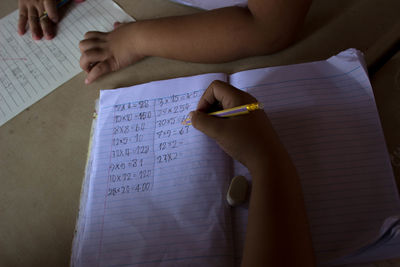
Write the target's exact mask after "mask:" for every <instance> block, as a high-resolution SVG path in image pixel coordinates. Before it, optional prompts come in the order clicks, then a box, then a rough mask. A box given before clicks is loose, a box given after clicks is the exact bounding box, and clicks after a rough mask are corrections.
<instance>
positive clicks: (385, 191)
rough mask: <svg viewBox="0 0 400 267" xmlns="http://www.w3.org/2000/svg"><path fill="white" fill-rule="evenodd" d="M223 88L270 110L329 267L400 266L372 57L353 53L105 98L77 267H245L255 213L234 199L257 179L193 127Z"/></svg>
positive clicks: (86, 186)
mask: <svg viewBox="0 0 400 267" xmlns="http://www.w3.org/2000/svg"><path fill="white" fill-rule="evenodd" d="M213 80H222V81H226V82H229V83H230V84H232V85H233V86H235V87H237V88H240V89H241V90H244V91H247V92H249V93H251V94H253V95H254V96H255V97H257V99H258V100H259V101H260V102H262V103H263V105H264V110H265V112H266V113H267V114H268V116H269V118H270V120H271V122H272V125H273V127H274V128H275V130H276V131H277V133H278V135H279V137H280V139H281V140H282V142H283V144H284V145H285V147H286V148H287V150H288V151H289V154H290V155H291V157H292V159H293V161H294V164H295V166H296V168H297V170H298V173H299V176H300V179H301V183H302V188H303V194H304V200H305V205H306V209H307V216H308V219H309V223H310V231H311V234H312V241H313V247H314V249H315V256H316V259H317V262H318V265H320V266H322V265H335V264H340V263H355V262H363V261H373V260H379V259H386V258H394V257H400V255H399V252H400V235H399V231H400V223H399V220H400V218H399V214H400V202H399V197H398V192H397V191H396V186H395V184H394V178H393V174H392V170H391V165H390V162H389V157H388V153H387V151H386V146H385V140H384V138H383V134H382V129H381V126H380V122H379V117H378V114H377V110H376V106H375V102H374V98H373V93H372V89H371V85H370V82H369V79H368V76H367V73H366V70H365V65H364V64H363V58H362V55H361V53H360V52H358V51H357V50H354V49H349V50H346V51H344V52H342V53H340V54H338V55H336V56H333V57H331V58H329V59H328V60H326V61H317V62H310V63H305V64H298V65H289V66H281V67H271V68H262V69H255V70H248V71H243V72H238V73H235V74H233V75H226V74H223V73H211V74H204V75H198V76H193V77H186V78H178V79H172V80H164V81H156V82H151V83H147V84H141V85H136V86H132V87H128V88H121V89H116V90H102V91H101V93H100V99H99V103H98V116H97V119H96V121H95V123H94V130H93V137H92V138H91V140H92V145H91V148H90V157H89V160H88V164H87V168H86V175H85V179H84V183H83V189H82V195H81V204H80V211H79V217H78V220H77V225H76V235H75V238H74V242H73V253H72V259H71V264H72V266H92V265H93V266H176V265H183V266H187V265H190V266H221V265H222V266H233V265H238V264H239V263H240V259H241V256H242V251H243V245H244V235H245V229H246V224H247V208H246V207H245V206H241V207H238V208H231V207H229V206H228V205H227V203H226V200H225V195H226V190H227V188H228V184H229V182H230V179H232V177H234V176H235V175H239V174H242V175H245V176H246V177H247V178H248V179H251V177H250V175H249V174H248V172H247V170H246V168H244V167H243V166H242V165H240V164H239V163H238V162H235V161H233V160H232V159H231V158H230V157H229V156H227V155H226V154H225V153H224V152H223V151H222V150H221V149H220V148H219V147H218V145H217V144H216V143H215V142H214V141H213V140H211V139H209V138H207V137H206V136H205V135H204V134H202V133H201V132H199V131H197V130H196V129H194V128H193V127H191V126H183V125H181V121H182V120H183V119H184V118H185V117H186V115H187V114H188V113H189V112H190V111H191V110H194V109H195V108H196V106H197V102H198V100H199V98H200V97H201V95H202V93H203V92H204V90H205V89H206V88H207V87H208V85H209V84H210V83H211V82H212V81H213ZM295 223H296V222H293V224H295ZM287 230H288V231H290V230H291V229H287Z"/></svg>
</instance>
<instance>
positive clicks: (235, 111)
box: [182, 102, 262, 125]
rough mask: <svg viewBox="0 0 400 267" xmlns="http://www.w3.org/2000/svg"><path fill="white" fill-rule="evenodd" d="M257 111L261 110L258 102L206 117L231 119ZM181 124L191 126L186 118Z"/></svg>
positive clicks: (213, 113)
mask: <svg viewBox="0 0 400 267" xmlns="http://www.w3.org/2000/svg"><path fill="white" fill-rule="evenodd" d="M257 109H262V104H261V103H259V102H256V103H252V104H246V105H243V106H238V107H234V108H228V109H224V110H220V111H216V112H212V113H208V115H212V116H216V117H233V116H239V115H244V114H248V113H250V111H254V110H257ZM182 124H183V125H192V122H191V121H190V118H187V119H186V120H184V121H183V122H182Z"/></svg>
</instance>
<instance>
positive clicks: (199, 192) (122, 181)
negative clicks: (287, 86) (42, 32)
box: [72, 74, 233, 266]
mask: <svg viewBox="0 0 400 267" xmlns="http://www.w3.org/2000/svg"><path fill="white" fill-rule="evenodd" d="M215 79H219V80H226V75H225V74H208V75H200V76H195V77H189V78H180V79H173V80H167V81H159V82H152V83H148V84H143V85H137V86H133V87H130V88H122V89H117V90H108V91H102V92H101V96H100V105H99V114H98V118H97V125H96V130H95V137H94V139H95V141H94V143H93V146H94V148H93V161H92V170H91V176H90V178H89V190H88V198H87V204H86V207H85V216H83V217H82V218H81V217H80V218H79V225H81V226H82V225H84V227H81V228H80V229H81V230H80V231H81V233H78V234H77V235H76V237H79V238H80V240H79V241H78V242H74V244H75V246H74V248H73V250H74V251H73V258H72V265H73V266H121V265H124V266H125V265H129V266H136V265H139V264H140V266H142V265H143V266H174V265H177V264H178V265H186V266H187V265H190V266H219V265H221V264H222V265H224V266H229V265H232V264H233V249H232V229H231V217H230V214H229V212H230V209H229V208H228V207H227V204H226V201H225V194H226V190H227V187H228V182H229V178H230V177H231V173H232V161H231V159H230V158H229V157H227V156H226V155H225V154H224V152H222V150H220V149H219V147H218V146H217V145H216V144H215V142H214V141H213V140H210V139H209V138H207V137H206V136H205V135H204V134H202V133H200V132H198V131H197V130H195V129H194V128H193V127H187V126H183V125H181V123H180V122H181V121H182V120H183V119H184V118H185V117H186V115H187V114H188V112H189V111H190V110H193V109H195V108H196V106H197V103H198V100H199V98H200V96H201V95H202V93H203V91H204V90H205V88H207V87H208V85H209V84H210V83H211V81H213V80H215ZM78 229H79V227H78Z"/></svg>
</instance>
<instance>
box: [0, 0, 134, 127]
mask: <svg viewBox="0 0 400 267" xmlns="http://www.w3.org/2000/svg"><path fill="white" fill-rule="evenodd" d="M63 8H67V9H68V11H67V12H66V15H65V17H64V18H63V19H62V20H61V21H60V23H59V24H58V27H57V35H56V37H55V38H54V39H53V40H51V41H49V40H45V39H44V38H43V39H42V40H40V41H34V40H32V36H31V32H30V31H28V32H27V33H25V34H24V35H23V36H19V35H18V33H17V25H18V11H14V12H12V13H11V14H9V15H7V16H6V17H4V18H2V19H0V36H1V38H0V47H1V51H0V126H1V125H3V124H4V123H6V122H7V121H8V120H10V119H11V118H13V117H14V116H16V115H17V114H18V113H20V112H21V111H23V110H24V109H26V108H27V107H29V106H31V105H32V104H33V103H35V102H36V101H38V100H40V99H41V98H43V97H44V96H46V95H47V94H48V93H50V92H51V91H53V90H54V89H56V88H57V87H58V86H60V85H61V84H63V83H64V82H66V81H68V80H69V79H71V78H72V77H74V76H75V75H76V74H78V73H79V72H81V71H82V69H81V68H80V66H79V58H80V56H81V53H80V51H79V46H78V45H79V41H81V40H82V39H83V35H84V34H85V33H86V32H88V31H110V30H112V29H113V24H114V22H115V21H120V22H129V21H132V20H133V19H132V18H131V17H129V15H127V14H126V13H125V12H124V11H123V10H122V9H121V8H120V7H119V6H117V5H116V4H115V3H114V2H112V1H109V0H105V1H97V0H89V1H85V2H83V3H80V4H75V3H73V1H71V3H70V4H68V6H64V7H63Z"/></svg>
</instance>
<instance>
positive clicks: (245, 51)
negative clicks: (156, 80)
mask: <svg viewBox="0 0 400 267" xmlns="http://www.w3.org/2000/svg"><path fill="white" fill-rule="evenodd" d="M253 2H256V3H254V4H253V6H252V5H251V2H249V8H240V7H228V8H223V9H217V10H213V11H208V12H202V13H198V14H195V15H188V16H181V17H169V18H162V19H156V20H147V21H140V22H136V23H132V24H131V25H130V28H131V30H130V34H129V37H128V38H129V40H130V42H132V46H133V47H135V49H136V52H137V53H139V54H141V55H143V56H159V57H165V58H172V59H178V60H185V61H191V62H208V63H216V62H224V61H230V60H235V59H238V58H243V57H247V56H253V55H262V54H268V53H271V52H275V51H277V50H279V49H282V48H283V47H285V46H287V45H288V44H289V43H290V42H291V41H292V40H293V38H294V36H295V33H296V31H297V30H298V28H299V27H301V25H302V21H303V19H304V16H305V14H306V12H307V10H308V6H309V3H307V2H308V1H307V0H297V1H288V0H273V1H268V3H267V2H265V3H267V4H265V3H263V5H262V6H260V7H259V6H258V5H261V4H259V3H257V1H253ZM289 2H290V3H289ZM304 2H305V3H304ZM252 9H253V11H252Z"/></svg>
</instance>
